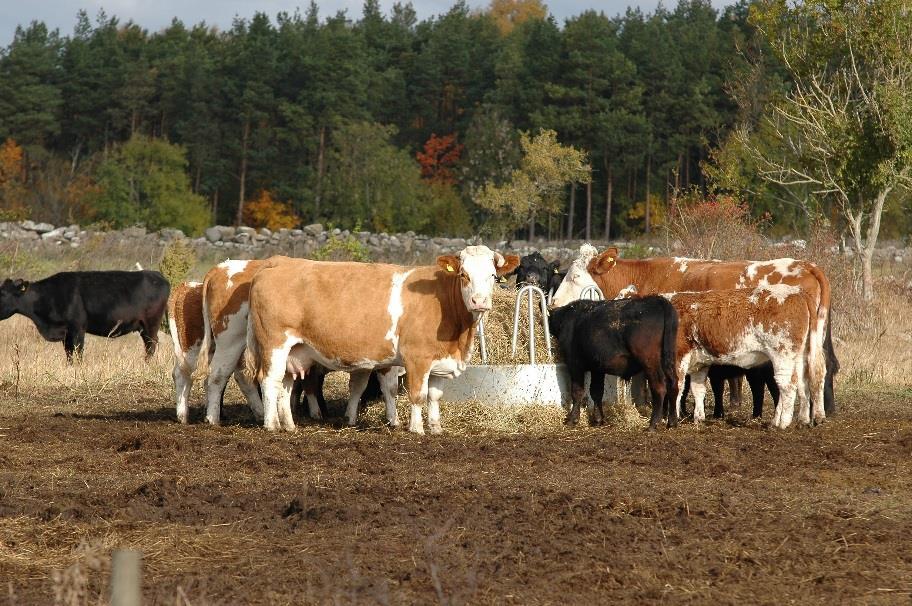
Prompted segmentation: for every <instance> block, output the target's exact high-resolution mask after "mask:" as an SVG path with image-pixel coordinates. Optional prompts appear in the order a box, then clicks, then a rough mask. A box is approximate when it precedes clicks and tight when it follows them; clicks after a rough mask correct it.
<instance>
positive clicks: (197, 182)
mask: <svg viewBox="0 0 912 606" xmlns="http://www.w3.org/2000/svg"><path fill="white" fill-rule="evenodd" d="M202 178H203V167H202V166H200V165H199V164H197V165H196V176H195V178H194V179H193V193H195V194H198V193H199V190H200V181H201V180H202Z"/></svg>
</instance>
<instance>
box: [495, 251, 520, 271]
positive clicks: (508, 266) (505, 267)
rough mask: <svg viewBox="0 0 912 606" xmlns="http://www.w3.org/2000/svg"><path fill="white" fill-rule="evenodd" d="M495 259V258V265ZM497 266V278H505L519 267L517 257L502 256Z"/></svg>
mask: <svg viewBox="0 0 912 606" xmlns="http://www.w3.org/2000/svg"><path fill="white" fill-rule="evenodd" d="M496 259H497V257H495V265H496V263H497V261H496ZM502 259H503V260H502V261H501V263H500V265H499V266H496V271H497V275H498V276H505V275H507V274H508V273H510V272H511V271H513V270H514V269H516V268H517V267H519V255H504V256H503V257H502Z"/></svg>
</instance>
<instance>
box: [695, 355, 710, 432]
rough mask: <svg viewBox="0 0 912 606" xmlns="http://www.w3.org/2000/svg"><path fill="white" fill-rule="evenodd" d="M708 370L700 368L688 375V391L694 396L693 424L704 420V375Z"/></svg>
mask: <svg viewBox="0 0 912 606" xmlns="http://www.w3.org/2000/svg"><path fill="white" fill-rule="evenodd" d="M708 370H709V369H708V368H700V369H697V370H695V371H693V372H691V373H690V390H691V391H692V392H693V395H694V423H695V424H699V423H701V422H703V421H705V420H706V411H705V410H704V408H703V402H704V400H705V399H706V374H707V372H708Z"/></svg>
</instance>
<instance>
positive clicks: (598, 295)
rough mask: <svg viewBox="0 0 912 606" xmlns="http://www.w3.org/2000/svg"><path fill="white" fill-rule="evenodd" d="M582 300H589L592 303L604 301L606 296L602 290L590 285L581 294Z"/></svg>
mask: <svg viewBox="0 0 912 606" xmlns="http://www.w3.org/2000/svg"><path fill="white" fill-rule="evenodd" d="M579 298H580V299H589V300H590V301H604V300H605V295H604V294H603V293H602V289H601V288H599V287H598V286H596V285H595V284H590V285H589V286H587V287H586V288H584V289H583V292H581V293H580V297H579Z"/></svg>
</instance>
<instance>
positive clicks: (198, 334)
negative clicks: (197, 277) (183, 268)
mask: <svg viewBox="0 0 912 606" xmlns="http://www.w3.org/2000/svg"><path fill="white" fill-rule="evenodd" d="M168 326H169V328H170V330H171V338H172V339H173V340H174V347H175V352H182V353H184V354H186V352H187V351H188V350H189V349H190V348H191V347H195V346H198V345H199V344H200V343H202V341H203V284H202V282H183V283H182V284H179V285H177V286H176V287H175V288H174V290H173V291H172V292H171V297H170V298H169V299H168Z"/></svg>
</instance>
